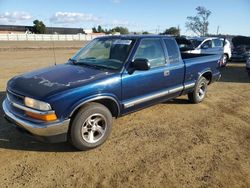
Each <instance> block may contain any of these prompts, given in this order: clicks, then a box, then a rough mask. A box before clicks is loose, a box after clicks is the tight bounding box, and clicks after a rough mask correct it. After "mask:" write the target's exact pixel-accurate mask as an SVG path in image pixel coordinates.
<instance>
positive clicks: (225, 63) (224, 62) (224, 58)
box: [221, 54, 229, 67]
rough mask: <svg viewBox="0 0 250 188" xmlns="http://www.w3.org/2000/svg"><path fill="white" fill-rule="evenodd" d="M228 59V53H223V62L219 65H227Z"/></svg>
mask: <svg viewBox="0 0 250 188" xmlns="http://www.w3.org/2000/svg"><path fill="white" fill-rule="evenodd" d="M228 60H229V58H228V55H227V54H224V55H223V60H222V61H223V63H222V65H221V67H226V66H227V63H228Z"/></svg>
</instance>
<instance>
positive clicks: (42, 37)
mask: <svg viewBox="0 0 250 188" xmlns="http://www.w3.org/2000/svg"><path fill="white" fill-rule="evenodd" d="M95 37H97V36H96V35H84V34H82V35H80V34H76V35H57V34H54V35H50V34H0V41H82V40H83V41H86V40H87V41H88V40H92V39H93V38H95Z"/></svg>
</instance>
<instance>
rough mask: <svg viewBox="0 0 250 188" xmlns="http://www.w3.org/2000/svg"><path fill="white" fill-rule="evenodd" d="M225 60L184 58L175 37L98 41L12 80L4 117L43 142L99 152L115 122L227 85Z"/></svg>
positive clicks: (195, 99)
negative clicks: (222, 68) (219, 84)
mask: <svg viewBox="0 0 250 188" xmlns="http://www.w3.org/2000/svg"><path fill="white" fill-rule="evenodd" d="M221 57H222V56H221V55H208V54H205V55H204V54H203V55H201V54H185V53H180V51H179V48H178V45H177V43H176V41H175V39H174V38H172V37H168V36H159V35H152V36H151V35H132V36H130V35H128V36H105V37H100V38H96V39H94V40H93V41H91V42H89V43H88V44H87V45H86V46H85V47H83V48H82V49H80V50H79V51H78V52H77V53H76V54H75V55H74V56H73V57H72V58H70V59H69V60H68V62H67V63H65V64H60V65H56V66H52V67H48V68H44V69H41V70H37V71H34V72H30V73H27V74H23V75H20V76H16V77H14V78H12V79H11V80H9V82H8V84H7V90H6V93H7V98H6V99H5V100H4V101H3V105H2V106H3V110H4V113H5V118H6V119H7V120H8V121H9V122H11V123H13V124H14V125H15V126H16V127H17V128H18V129H20V130H22V131H24V132H26V133H28V134H30V135H32V136H35V137H37V138H38V139H40V140H44V141H49V142H64V141H70V142H71V143H72V144H73V146H75V147H76V148H77V149H79V150H86V149H91V148H95V147H97V146H99V145H101V144H102V143H104V142H105V140H106V139H107V138H108V136H109V134H110V132H111V128H112V119H113V118H117V117H119V116H123V115H126V114H128V113H131V112H134V111H137V110H140V109H142V108H145V107H148V106H150V105H153V104H156V103H160V102H163V101H166V100H170V99H173V98H176V97H178V96H180V95H186V94H187V95H188V98H189V100H190V101H191V102H192V103H199V102H201V101H202V100H203V99H204V97H205V95H206V92H207V86H208V85H209V84H211V83H212V82H214V81H217V80H218V79H219V78H220V75H221V74H220V72H219V65H220V63H221V61H222V58H221Z"/></svg>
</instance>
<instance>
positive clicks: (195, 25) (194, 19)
mask: <svg viewBox="0 0 250 188" xmlns="http://www.w3.org/2000/svg"><path fill="white" fill-rule="evenodd" d="M196 11H197V14H196V16H188V17H187V22H186V28H187V29H188V30H190V31H192V32H194V33H195V34H197V35H199V36H206V35H207V34H208V25H209V22H208V18H209V16H210V15H211V13H212V12H211V11H210V10H207V9H206V8H205V7H200V6H199V7H197V8H196Z"/></svg>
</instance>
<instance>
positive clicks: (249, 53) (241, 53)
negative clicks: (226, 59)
mask: <svg viewBox="0 0 250 188" xmlns="http://www.w3.org/2000/svg"><path fill="white" fill-rule="evenodd" d="M249 57H250V46H249V45H239V46H237V47H235V48H233V51H232V58H231V59H232V60H235V61H247V59H248V58H249Z"/></svg>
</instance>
